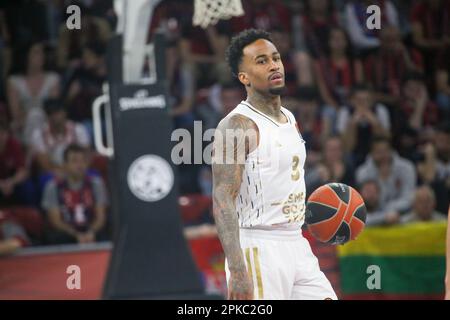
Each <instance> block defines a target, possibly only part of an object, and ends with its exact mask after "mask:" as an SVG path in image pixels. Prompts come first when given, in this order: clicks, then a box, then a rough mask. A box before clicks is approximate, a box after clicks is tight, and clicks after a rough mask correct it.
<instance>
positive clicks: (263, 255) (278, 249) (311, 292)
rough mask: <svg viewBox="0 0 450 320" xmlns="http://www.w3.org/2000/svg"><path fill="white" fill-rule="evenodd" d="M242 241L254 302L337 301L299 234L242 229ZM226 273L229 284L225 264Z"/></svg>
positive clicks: (309, 248)
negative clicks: (252, 285)
mask: <svg viewBox="0 0 450 320" xmlns="http://www.w3.org/2000/svg"><path fill="white" fill-rule="evenodd" d="M240 240H241V248H242V250H243V253H244V259H245V264H246V266H247V270H248V272H249V275H250V276H251V277H252V279H253V284H254V298H255V299H264V300H265V299H268V300H272V299H273V300H275V299H276V300H327V299H333V300H334V299H337V296H336V294H335V293H334V290H333V288H332V287H331V284H330V282H329V281H328V279H327V278H326V277H325V275H324V274H323V272H322V271H320V268H319V262H318V260H317V258H316V256H314V254H313V253H312V251H311V247H310V245H309V242H308V240H306V239H305V238H304V237H303V236H302V234H301V231H300V230H295V231H278V230H256V229H241V230H240ZM225 272H226V277H227V283H228V280H229V278H230V272H229V270H228V265H227V262H226V261H225Z"/></svg>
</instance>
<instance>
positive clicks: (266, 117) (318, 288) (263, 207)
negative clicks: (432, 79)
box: [212, 29, 337, 299]
mask: <svg viewBox="0 0 450 320" xmlns="http://www.w3.org/2000/svg"><path fill="white" fill-rule="evenodd" d="M227 60H228V63H229V65H230V68H231V70H232V72H233V73H234V75H235V76H237V78H238V79H239V81H240V82H241V83H242V84H243V85H244V86H245V89H246V91H247V100H246V101H242V102H241V103H240V104H239V105H238V106H237V107H236V108H235V109H234V110H233V111H231V113H229V114H228V115H227V116H226V117H225V118H224V119H222V121H221V122H220V123H219V125H218V127H217V130H216V133H215V140H214V149H213V150H214V152H213V165H212V170H213V185H214V186H213V203H214V209H213V210H214V217H215V221H216V225H217V229H218V233H219V237H220V240H221V242H222V246H223V249H224V251H225V256H226V266H225V270H226V275H227V282H228V298H229V299H337V297H336V295H335V293H334V291H333V289H332V287H331V285H330V283H329V281H328V280H327V278H326V277H325V275H324V274H323V273H322V272H321V271H320V269H319V264H318V260H317V258H316V257H315V256H314V255H313V253H312V252H311V248H310V246H309V243H308V241H307V240H306V239H305V238H303V236H302V234H301V226H302V224H303V221H304V214H305V194H306V190H305V181H304V169H303V166H304V163H305V158H306V150H305V143H304V140H303V139H302V137H301V135H300V133H299V131H298V127H297V124H296V121H295V118H294V116H293V115H292V113H291V112H289V111H288V110H286V109H285V108H283V107H282V106H281V100H280V94H281V93H282V91H283V89H284V86H285V84H284V67H283V63H282V61H281V57H280V54H279V52H278V51H277V48H276V47H275V46H274V45H273V43H272V41H271V40H270V35H269V34H268V33H267V32H265V31H262V30H255V29H251V30H246V31H243V32H241V33H240V34H238V35H237V36H235V37H234V38H233V39H232V40H231V43H230V46H229V48H228V50H227ZM240 160H242V161H240Z"/></svg>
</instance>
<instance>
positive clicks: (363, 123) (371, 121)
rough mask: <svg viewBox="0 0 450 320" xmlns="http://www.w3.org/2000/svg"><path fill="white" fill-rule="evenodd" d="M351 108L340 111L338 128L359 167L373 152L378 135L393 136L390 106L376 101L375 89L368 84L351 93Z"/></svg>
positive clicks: (346, 147)
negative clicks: (372, 142)
mask: <svg viewBox="0 0 450 320" xmlns="http://www.w3.org/2000/svg"><path fill="white" fill-rule="evenodd" d="M349 102H350V107H344V108H341V109H340V110H339V112H338V116H337V123H336V130H337V132H338V133H339V134H340V135H341V137H342V140H343V142H344V147H345V150H346V151H347V152H350V153H351V155H352V160H353V161H354V164H355V165H356V166H358V165H360V164H361V163H362V162H363V161H364V159H365V157H366V155H367V154H368V152H369V148H370V142H371V140H372V138H373V137H374V136H386V137H389V136H390V129H391V121H390V116H389V112H388V110H387V108H386V107H385V106H384V105H383V104H381V103H375V102H374V100H373V94H372V91H371V90H370V89H369V87H368V86H366V85H356V86H354V87H353V88H352V91H351V92H350V95H349Z"/></svg>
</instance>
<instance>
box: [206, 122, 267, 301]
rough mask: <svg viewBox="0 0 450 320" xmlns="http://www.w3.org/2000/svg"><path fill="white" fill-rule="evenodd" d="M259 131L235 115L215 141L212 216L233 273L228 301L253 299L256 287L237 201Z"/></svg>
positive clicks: (223, 126) (231, 273) (220, 131)
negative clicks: (241, 232) (246, 255)
mask: <svg viewBox="0 0 450 320" xmlns="http://www.w3.org/2000/svg"><path fill="white" fill-rule="evenodd" d="M257 130H258V129H257V127H256V125H255V123H254V122H253V121H251V120H250V119H248V118H246V117H244V116H240V115H235V116H232V117H230V118H225V119H224V120H222V121H221V122H220V124H219V126H218V127H217V130H216V133H215V137H214V149H213V163H212V172H213V214H214V219H215V221H216V226H217V230H218V234H219V238H220V240H221V242H222V247H223V249H224V252H225V256H226V258H227V263H228V268H229V270H230V280H229V283H228V298H229V299H253V284H252V280H251V279H250V277H249V276H248V273H247V269H246V266H245V262H244V255H243V253H242V249H241V246H240V240H239V222H238V216H237V212H236V205H235V200H236V197H237V195H238V193H239V189H240V186H241V182H242V173H243V171H244V164H245V158H246V156H247V155H248V153H249V152H251V151H253V150H254V149H255V148H256V146H257V144H258V131H257Z"/></svg>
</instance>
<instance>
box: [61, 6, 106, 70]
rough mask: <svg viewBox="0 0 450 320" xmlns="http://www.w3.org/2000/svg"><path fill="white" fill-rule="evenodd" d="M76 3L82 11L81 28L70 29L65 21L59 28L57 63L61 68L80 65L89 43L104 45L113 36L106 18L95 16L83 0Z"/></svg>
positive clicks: (69, 68)
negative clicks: (84, 50)
mask: <svg viewBox="0 0 450 320" xmlns="http://www.w3.org/2000/svg"><path fill="white" fill-rule="evenodd" d="M76 5H78V6H79V7H80V11H81V12H82V14H81V28H80V29H79V30H77V29H75V30H69V29H68V28H67V26H66V23H65V22H64V23H63V24H62V25H61V26H60V29H59V39H58V40H59V41H58V48H57V64H58V67H59V68H60V69H61V70H71V69H73V68H75V67H78V66H79V65H80V63H81V60H82V56H83V49H84V48H85V47H86V46H87V45H88V44H91V43H95V44H97V45H99V46H104V45H105V44H106V42H107V40H108V39H109V38H110V37H111V28H110V26H109V23H108V21H107V20H106V19H104V18H101V17H96V16H94V15H93V14H92V10H91V9H90V8H89V7H86V6H85V5H84V4H83V3H81V1H77V3H76Z"/></svg>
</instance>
